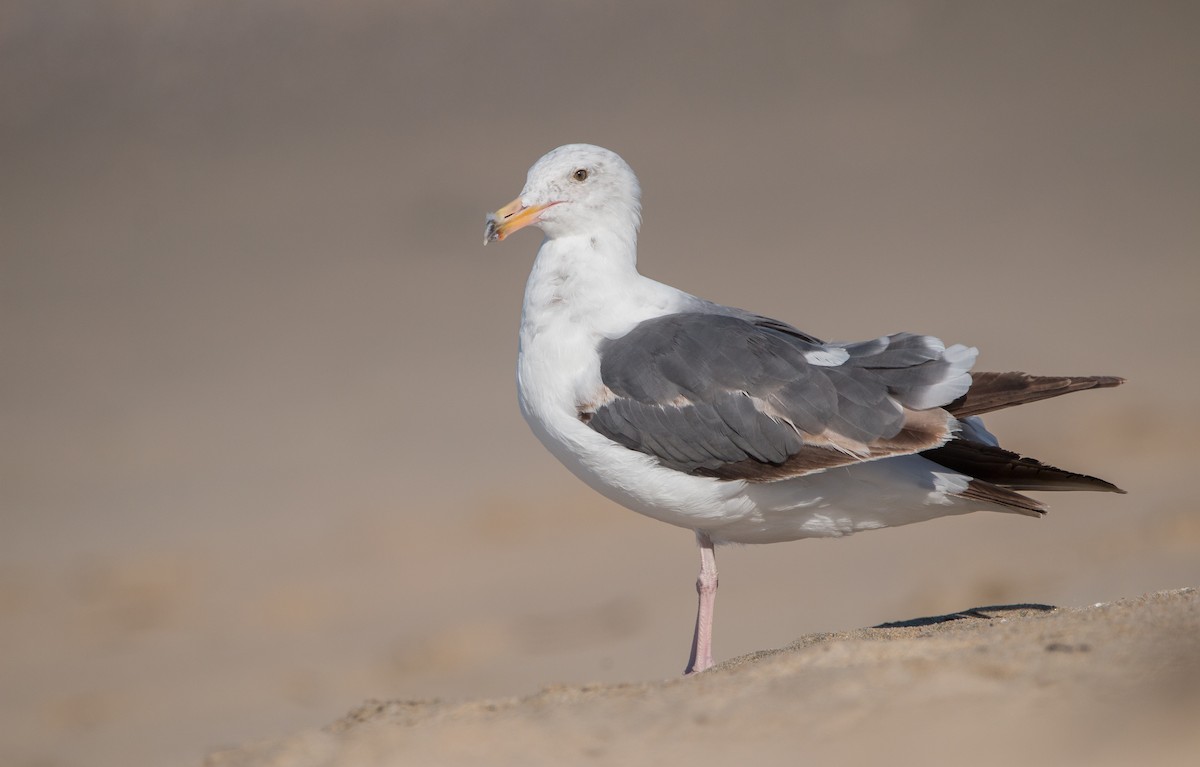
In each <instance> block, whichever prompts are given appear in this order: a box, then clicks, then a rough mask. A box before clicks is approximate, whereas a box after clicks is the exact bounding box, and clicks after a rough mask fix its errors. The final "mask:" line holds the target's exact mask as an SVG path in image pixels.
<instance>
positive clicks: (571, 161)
mask: <svg viewBox="0 0 1200 767" xmlns="http://www.w3.org/2000/svg"><path fill="white" fill-rule="evenodd" d="M641 194H642V193H641V187H639V186H638V180H637V176H635V175H634V174H633V169H632V168H630V167H629V165H628V163H626V162H625V161H624V160H622V159H621V158H620V156H619V155H617V154H616V153H615V152H610V151H609V150H607V149H604V148H602V147H598V146H592V145H591V144H567V145H566V146H560V147H559V148H558V149H555V150H553V151H551V152H549V153H548V154H546V155H545V156H544V157H542V159H540V160H538V161H537V162H535V163H534V164H533V167H532V168H530V169H529V175H528V177H527V178H526V179H525V188H524V189H522V190H521V196H520V197H518V198H517V199H515V200H513V201H512V202H510V203H509V204H508V205H505V206H504V207H503V208H501V209H500V210H498V211H496V212H495V213H492V214H489V215H488V219H487V231H486V232H485V234H484V240H483V242H484V244H485V245H486V244H487V243H489V242H491V241H493V240H503V239H504V238H505V237H507V236H508V235H510V234H512V233H513V232H515V231H517V230H518V229H521V228H522V227H526V226H536V227H538V228H539V229H541V230H542V231H543V232H545V233H546V237H547V238H549V239H554V238H556V237H570V236H576V235H586V234H593V233H598V232H607V233H613V234H616V235H618V236H621V237H622V238H625V239H629V240H634V239H635V238H636V237H637V230H638V226H639V225H640V224H641V220H642V214H641V210H642V204H641Z"/></svg>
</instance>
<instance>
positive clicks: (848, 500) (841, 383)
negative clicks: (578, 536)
mask: <svg viewBox="0 0 1200 767" xmlns="http://www.w3.org/2000/svg"><path fill="white" fill-rule="evenodd" d="M640 225H641V189H640V186H639V184H638V180H637V177H636V176H635V175H634V173H633V170H632V169H631V168H630V167H629V165H628V164H627V163H626V162H625V161H624V160H623V159H621V157H619V156H618V155H617V154H615V153H614V152H611V151H609V150H607V149H603V148H601V147H598V146H592V145H588V144H569V145H566V146H561V147H559V148H557V149H554V150H553V151H551V152H549V153H548V154H546V155H545V156H544V157H542V158H541V159H539V160H538V161H537V162H536V163H534V165H533V166H532V167H531V168H530V170H529V174H528V176H527V178H526V181H525V186H524V188H523V189H522V190H521V194H520V196H519V197H517V198H516V199H515V200H513V201H512V202H511V203H509V204H508V205H506V206H504V207H503V208H501V209H500V210H498V211H496V212H495V213H492V214H489V215H488V217H487V228H486V231H485V235H484V244H485V245H486V244H487V243H489V242H493V241H497V240H503V239H505V238H506V237H508V236H509V235H511V234H512V233H513V232H516V231H517V230H519V229H522V228H524V227H528V226H532V227H537V228H539V229H541V230H542V233H543V234H544V239H543V240H542V244H541V247H540V248H539V249H538V252H537V258H536V259H535V260H534V263H533V269H532V271H531V272H530V275H529V281H528V283H527V284H526V287H525V299H524V306H523V309H522V313H521V328H520V346H519V351H518V356H517V391H518V398H519V401H520V406H521V413H522V414H523V415H524V417H525V420H526V421H527V422H528V424H529V426H530V427H531V428H532V430H533V433H534V434H535V435H536V436H537V438H538V439H539V440H540V441H541V442H542V444H543V445H545V447H546V448H547V449H548V450H549V451H550V452H551V453H552V454H553V455H554V456H555V457H556V458H558V460H559V461H561V462H562V463H563V464H564V465H565V466H566V467H567V468H568V469H569V470H570V471H571V472H572V473H574V474H575V475H576V476H577V477H579V478H580V479H581V480H583V481H584V482H586V483H587V484H588V485H590V486H591V487H592V488H594V489H595V490H597V491H599V492H600V493H602V494H603V495H605V496H607V497H608V498H610V499H611V500H613V501H615V502H617V503H619V504H621V505H623V506H625V507H627V508H629V509H632V510H633V511H636V512H639V513H641V514H645V515H646V516H649V517H652V518H654V519H657V520H661V521H663V522H667V523H669V524H672V525H676V526H678V527H683V528H687V529H689V530H692V531H694V532H695V536H696V541H697V544H698V545H699V548H700V574H699V577H698V578H697V580H696V591H697V593H698V605H697V612H696V624H695V630H694V632H693V635H692V646H691V653H690V655H689V658H688V662H687V666H686V668H685V671H684V673H685V674H692V673H696V672H700V671H705V670H707V669H708V668H710V667H711V666H712V665H713V650H712V626H713V608H714V604H715V599H716V592H717V566H716V555H715V546H717V545H718V544H726V543H742V544H750V543H774V542H779V541H791V540H798V539H801V538H815V537H838V536H844V535H849V534H851V533H855V532H859V531H862V530H875V529H879V528H884V527H894V526H896V525H907V524H912V523H914V522H923V521H926V520H930V519H935V518H937V517H944V516H948V515H953V514H965V513H968V512H972V511H1004V512H1015V513H1017V514H1024V515H1028V516H1034V517H1037V516H1041V515H1042V514H1044V513H1045V510H1046V506H1045V505H1044V504H1043V503H1041V502H1040V501H1037V500H1034V499H1032V498H1030V497H1028V496H1025V495H1022V494H1021V493H1019V492H1018V491H1020V490H1100V491H1108V492H1118V493H1119V492H1124V491H1122V490H1121V489H1119V488H1118V487H1116V486H1115V485H1113V484H1111V483H1109V482H1106V481H1104V480H1102V479H1098V478H1096V477H1092V476H1088V475H1086V474H1078V473H1075V472H1070V471H1065V470H1062V469H1058V468H1055V467H1053V466H1050V465H1048V464H1044V463H1041V462H1039V461H1036V460H1033V459H1031V458H1026V457H1023V456H1021V455H1018V454H1017V453H1014V452H1010V451H1008V450H1005V449H1003V448H1001V447H1000V446H999V444H998V442H997V440H996V438H995V437H994V436H993V435H992V434H991V433H990V432H989V431H988V430H987V429H986V427H985V426H984V425H983V422H982V420H981V419H980V418H979V416H980V414H982V413H987V412H990V411H993V410H998V409H1000V408H1006V407H1011V406H1014V405H1020V404H1024V403H1027V402H1033V401H1035V400H1040V399H1046V398H1048V397H1056V396H1058V395H1060V394H1066V393H1068V392H1074V391H1080V390H1084V389H1093V388H1100V387H1109V386H1116V385H1118V384H1120V383H1123V380H1122V379H1120V378H1116V377H1112V376H1032V375H1028V374H1026V373H1020V372H1013V373H984V372H977V373H974V374H972V373H971V372H970V371H971V367H972V366H973V364H974V362H975V357H976V355H977V353H978V352H977V350H976V349H974V348H971V347H967V346H963V345H961V344H954V345H952V346H947V345H945V344H944V343H942V341H940V340H939V339H937V338H934V337H933V336H927V335H919V334H915V333H894V334H891V335H884V336H880V337H878V338H874V339H871V340H869V341H861V342H854V343H844V342H826V341H822V340H820V339H818V338H816V337H814V336H812V335H810V334H808V333H805V332H803V331H801V330H798V329H796V328H795V327H793V326H792V325H789V324H787V323H785V322H780V321H779V320H774V319H770V318H768V317H764V316H761V315H758V314H755V313H753V312H749V311H745V310H742V309H737V308H734V307H730V306H722V305H721V304H717V303H713V302H711V301H706V300H704V299H702V298H698V297H696V296H693V295H690V294H688V293H685V292H683V291H682V290H678V289H676V288H673V287H671V286H669V285H665V284H663V283H660V282H656V281H654V280H651V279H648V278H646V277H643V276H642V275H641V274H639V273H638V271H637V235H638V228H639V227H640Z"/></svg>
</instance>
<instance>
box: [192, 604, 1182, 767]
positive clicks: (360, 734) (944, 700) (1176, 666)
mask: <svg viewBox="0 0 1200 767" xmlns="http://www.w3.org/2000/svg"><path fill="white" fill-rule="evenodd" d="M1198 717H1200V591H1197V590H1195V589H1180V590H1177V591H1172V592H1160V593H1157V594H1149V595H1147V596H1145V597H1141V598H1138V599H1131V600H1123V601H1120V602H1115V603H1110V604H1097V605H1093V606H1091V607H1086V608H1073V609H1058V608H1053V607H1050V606H1048V605H1005V606H993V607H979V608H975V609H972V610H968V611H964V612H961V613H956V614H952V615H943V616H936V617H931V618H925V619H918V620H912V621H907V622H903V623H899V624H888V625H885V626H879V627H875V628H869V629H859V630H857V631H850V632H842V633H836V634H812V635H809V636H805V637H802V638H800V639H798V640H797V641H796V642H794V643H793V644H791V645H789V646H787V647H784V648H782V649H779V650H773V651H766V652H760V653H755V654H752V655H747V656H743V657H740V658H735V659H733V660H730V661H728V662H726V663H724V664H721V665H720V666H719V667H717V668H715V669H713V670H712V671H710V672H708V673H705V674H702V675H698V676H694V677H689V678H679V679H673V680H670V681H664V682H651V683H640V684H619V685H603V684H597V685H582V686H579V685H555V686H549V687H546V688H544V689H543V690H541V691H540V692H538V693H537V694H535V695H530V696H526V697H522V698H501V699H490V700H487V699H485V700H471V701H464V702H443V701H406V700H391V701H370V702H368V703H367V704H365V705H364V706H362V707H361V708H358V709H356V710H354V711H352V712H351V713H349V714H348V715H347V716H345V717H343V718H342V719H340V720H338V721H337V722H334V723H333V724H331V725H329V726H327V727H325V728H323V729H321V730H318V731H311V732H306V733H302V734H300V735H296V736H293V737H291V738H287V739H284V740H281V741H275V742H269V743H262V744H256V745H252V746H246V747H243V748H239V749H234V750H228V751H223V752H218V753H214V754H212V755H211V756H210V757H209V758H208V760H207V761H206V762H205V764H206V766H207V767H262V766H264V765H274V766H276V767H351V766H353V767H371V766H373V765H391V764H440V765H468V764H491V765H560V764H595V765H610V764H611V765H654V764H696V765H708V764H712V765H716V764H730V763H752V764H779V765H784V764H797V763H810V762H811V761H816V760H821V761H824V762H832V763H834V764H877V763H880V762H886V763H889V764H960V763H962V761H963V760H964V759H969V760H970V762H971V763H972V764H978V765H990V764H996V765H1000V764H1013V763H1023V764H1045V765H1069V764H1079V765H1084V764H1089V765H1095V764H1100V765H1123V764H1163V765H1165V764H1179V765H1183V764H1191V763H1192V762H1193V761H1194V760H1195V755H1196V753H1197V752H1198V749H1200V727H1197V726H1196V722H1197V721H1198Z"/></svg>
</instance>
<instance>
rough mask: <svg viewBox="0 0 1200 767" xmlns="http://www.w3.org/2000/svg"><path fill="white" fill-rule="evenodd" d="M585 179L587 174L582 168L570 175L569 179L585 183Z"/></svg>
mask: <svg viewBox="0 0 1200 767" xmlns="http://www.w3.org/2000/svg"><path fill="white" fill-rule="evenodd" d="M587 177H588V172H587V170H585V169H584V168H580V169H579V170H577V171H575V172H574V173H572V174H571V178H573V179H575V180H576V181H587Z"/></svg>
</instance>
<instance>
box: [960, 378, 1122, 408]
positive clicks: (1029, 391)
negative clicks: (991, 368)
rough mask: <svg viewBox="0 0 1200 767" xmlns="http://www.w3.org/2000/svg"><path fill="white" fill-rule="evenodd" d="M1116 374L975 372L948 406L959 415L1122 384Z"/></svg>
mask: <svg viewBox="0 0 1200 767" xmlns="http://www.w3.org/2000/svg"><path fill="white" fill-rule="evenodd" d="M1123 383H1125V379H1124V378H1117V377H1116V376H1033V375H1029V374H1028V373H1021V372H1013V373H972V374H971V388H970V390H968V391H967V393H966V394H964V395H963V396H961V397H959V398H958V399H956V400H954V401H953V402H951V403H950V404H949V405H947V406H946V410H949V411H950V413H951V414H952V415H954V416H955V417H956V418H966V417H967V416H970V415H979V414H980V413H990V412H991V411H993V410H1000V409H1001V408H1006V407H1013V406H1014V405H1023V404H1025V403H1026V402H1036V401H1038V400H1040V399H1049V398H1050V397H1058V396H1060V395H1062V394H1070V393H1071V392H1075V391H1083V390H1085V389H1104V388H1108V387H1110V386H1120V385H1121V384H1123Z"/></svg>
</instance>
